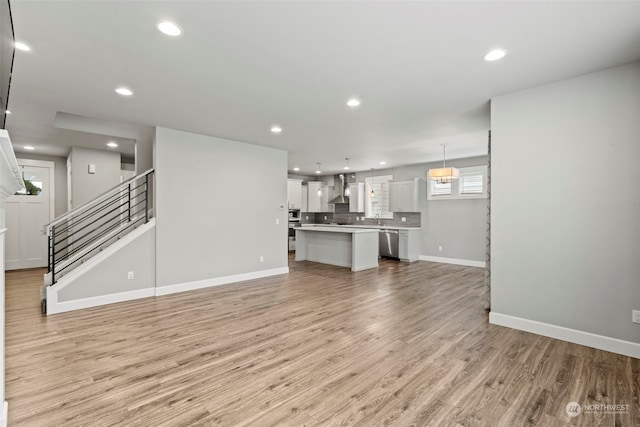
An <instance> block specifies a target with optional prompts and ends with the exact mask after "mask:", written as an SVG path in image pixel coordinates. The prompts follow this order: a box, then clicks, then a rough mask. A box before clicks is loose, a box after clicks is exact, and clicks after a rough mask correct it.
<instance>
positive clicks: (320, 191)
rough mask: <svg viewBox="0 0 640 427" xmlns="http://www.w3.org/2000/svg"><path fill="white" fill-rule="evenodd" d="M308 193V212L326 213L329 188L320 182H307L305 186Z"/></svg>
mask: <svg viewBox="0 0 640 427" xmlns="http://www.w3.org/2000/svg"><path fill="white" fill-rule="evenodd" d="M307 187H308V191H309V204H308V212H328V211H329V187H327V184H325V183H324V182H321V181H309V183H308V184H307Z"/></svg>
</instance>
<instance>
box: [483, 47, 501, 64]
mask: <svg viewBox="0 0 640 427" xmlns="http://www.w3.org/2000/svg"><path fill="white" fill-rule="evenodd" d="M506 54H507V51H506V50H504V49H494V50H492V51H491V52H489V53H487V54H486V55H485V56H484V58H483V59H484V60H485V61H489V62H491V61H497V60H498V59H502V58H504V57H505V55H506Z"/></svg>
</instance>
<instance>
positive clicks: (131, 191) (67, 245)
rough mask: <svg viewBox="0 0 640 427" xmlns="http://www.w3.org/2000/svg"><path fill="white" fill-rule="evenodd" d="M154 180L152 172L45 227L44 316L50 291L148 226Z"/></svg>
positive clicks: (42, 298) (107, 192)
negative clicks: (76, 271) (46, 251)
mask: <svg viewBox="0 0 640 427" xmlns="http://www.w3.org/2000/svg"><path fill="white" fill-rule="evenodd" d="M153 176H154V170H153V169H149V170H148V171H146V172H144V173H142V174H140V175H137V176H135V177H133V178H130V179H128V180H126V181H124V182H122V183H120V184H118V185H117V186H115V187H113V188H111V189H109V190H108V191H106V192H104V193H103V194H101V195H100V196H98V197H96V198H95V199H93V200H92V201H90V202H88V203H86V204H84V205H82V206H80V207H78V208H76V209H73V210H71V211H69V212H67V213H65V214H64V215H62V216H60V217H58V218H56V219H55V220H53V221H52V222H51V223H49V224H48V225H46V233H47V236H48V241H49V252H48V272H47V274H46V275H45V277H44V285H43V287H42V289H41V307H42V312H43V313H46V312H47V299H46V295H47V288H49V287H55V286H56V285H57V284H58V283H59V282H60V281H64V278H65V277H66V276H67V275H69V274H70V273H71V272H72V271H74V270H75V269H77V268H78V267H80V266H81V265H82V264H83V263H85V262H87V261H88V260H90V259H92V258H94V257H96V256H98V255H99V254H100V253H101V251H103V250H104V249H106V248H108V247H109V246H111V245H112V244H114V243H115V242H117V241H119V240H120V239H122V238H123V237H124V236H126V235H127V234H129V233H131V232H132V231H133V230H135V229H136V228H138V227H140V226H141V225H144V224H146V223H148V222H149V220H150V219H151V217H152V216H153V209H152V208H151V206H152V205H151V203H150V197H151V194H152V191H151V189H152V185H153Z"/></svg>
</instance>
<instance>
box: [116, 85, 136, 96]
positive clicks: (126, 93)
mask: <svg viewBox="0 0 640 427" xmlns="http://www.w3.org/2000/svg"><path fill="white" fill-rule="evenodd" d="M116 93H117V94H118V95H122V96H131V95H133V92H132V91H131V89H127V88H126V87H119V88H117V89H116Z"/></svg>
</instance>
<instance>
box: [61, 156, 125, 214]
mask: <svg viewBox="0 0 640 427" xmlns="http://www.w3.org/2000/svg"><path fill="white" fill-rule="evenodd" d="M90 164H92V165H95V173H89V165H90ZM119 183H120V153H115V152H109V151H103V150H92V149H89V148H80V147H73V148H72V149H71V194H72V199H73V200H72V205H73V207H74V208H76V207H78V206H82V205H83V204H85V203H87V202H88V201H90V200H92V199H94V198H95V197H97V196H99V195H100V194H102V193H104V192H105V191H107V190H108V189H110V188H112V187H114V186H116V185H118V184H119Z"/></svg>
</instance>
